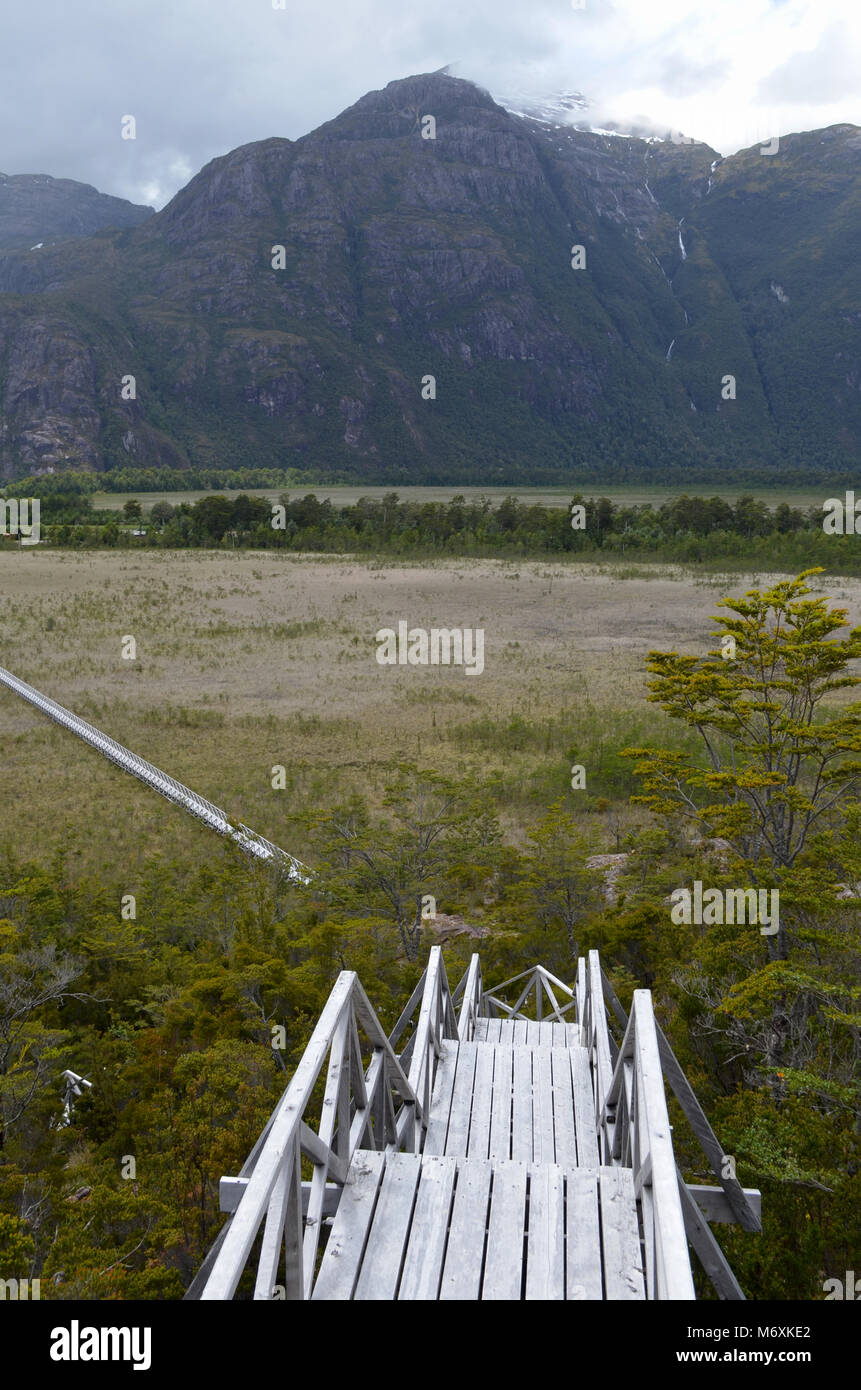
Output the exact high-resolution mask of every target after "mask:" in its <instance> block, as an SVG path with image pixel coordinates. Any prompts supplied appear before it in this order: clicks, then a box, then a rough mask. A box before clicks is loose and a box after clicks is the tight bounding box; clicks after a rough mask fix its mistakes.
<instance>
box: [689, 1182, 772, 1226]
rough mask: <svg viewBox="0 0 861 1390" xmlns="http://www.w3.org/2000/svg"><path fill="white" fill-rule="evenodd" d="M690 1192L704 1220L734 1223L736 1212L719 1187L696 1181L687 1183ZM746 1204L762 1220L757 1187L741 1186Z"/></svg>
mask: <svg viewBox="0 0 861 1390" xmlns="http://www.w3.org/2000/svg"><path fill="white" fill-rule="evenodd" d="M688 1192H690V1194H691V1196H692V1197H693V1199H694V1201H695V1202H696V1204H697V1206H698V1207H699V1209H700V1211H701V1212H702V1213H703V1215H704V1217H705V1219H706V1221H712V1222H721V1221H727V1222H730V1223H731V1224H734V1223H735V1221H736V1214H735V1212H734V1211H733V1209H732V1207H731V1205H730V1202H729V1198H728V1197H727V1195H726V1193H725V1192H724V1190H723V1188H721V1187H702V1186H700V1185H699V1184H698V1183H688ZM742 1192H743V1193H744V1195H745V1197H746V1198H747V1202H748V1206H749V1207H750V1209H751V1211H752V1212H753V1214H754V1216H756V1217H757V1219H758V1220H762V1193H761V1192H760V1190H759V1188H758V1187H743V1188H742Z"/></svg>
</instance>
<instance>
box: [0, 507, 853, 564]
mask: <svg viewBox="0 0 861 1390" xmlns="http://www.w3.org/2000/svg"><path fill="white" fill-rule="evenodd" d="M826 500H827V499H826V498H825V497H823V505H822V506H820V507H808V508H799V507H791V506H790V505H789V504H788V503H787V502H780V503H778V504H777V505H776V506H775V507H773V508H772V507H770V506H769V505H768V504H767V503H766V502H764V501H762V500H760V499H758V498H756V497H754V496H752V495H750V494H742V495H741V496H739V497H738V498H737V499H736V501H735V504H733V503H731V502H729V501H727V500H726V499H724V498H722V497H699V496H688V495H686V494H684V493H683V494H681V495H680V496H678V497H674V498H672V499H670V500H668V501H666V502H664V503H662V504H661V505H659V506H656V505H654V504H652V503H642V504H633V505H624V504H622V503H619V502H616V501H613V500H612V499H610V498H607V497H590V496H586V495H584V494H582V493H577V494H575V495H574V496H572V498H571V502H570V505H569V508H568V510H567V511H566V510H564V509H563V508H560V507H546V506H541V505H532V504H529V503H525V502H521V501H519V500H518V499H517V498H516V497H507V498H505V499H504V500H503V501H502V502H501V503H500V504H499V505H498V506H493V505H492V503H491V502H490V501H489V500H483V501H467V500H465V498H464V497H462V496H455V497H453V498H452V499H451V500H450V501H448V502H433V501H427V502H416V501H413V500H410V499H402V498H401V497H400V496H399V495H398V493H396V492H392V493H389V494H387V495H386V496H384V497H382V498H380V499H374V498H360V499H359V500H358V501H357V502H356V503H355V504H353V505H347V506H337V505H335V504H333V503H332V502H331V501H330V500H329V499H328V498H324V499H322V500H321V499H319V498H318V497H317V496H316V495H315V494H314V493H313V492H312V493H307V494H306V495H305V496H303V497H296V496H294V497H291V496H290V494H289V493H285V494H282V496H281V499H280V502H279V503H277V504H272V503H270V502H268V501H267V500H266V499H264V498H259V497H250V496H248V495H247V494H245V493H239V494H238V495H236V496H226V495H223V494H219V493H216V494H213V495H211V496H207V497H203V498H201V499H200V500H199V501H198V502H196V503H188V502H181V503H179V504H178V505H176V506H173V505H172V504H171V503H170V502H167V501H164V500H161V501H157V502H155V503H154V504H153V505H152V506H151V507H150V509H149V511H148V512H147V513H146V514H144V512H143V508H142V506H141V503H140V502H139V501H137V500H136V499H134V498H132V499H129V500H128V501H127V502H126V503H125V504H124V508H123V511H122V512H117V511H108V510H102V511H96V510H94V509H93V507H92V504H91V500H90V497H89V496H88V495H86V494H78V493H67V492H65V491H59V490H55V491H51V492H49V493H48V494H47V496H46V497H45V498H44V499H43V500H42V526H43V534H44V536H45V538H46V539H47V540H48V541H50V543H51V544H53V545H58V546H71V547H77V548H80V547H96V548H108V549H116V548H122V547H141V548H146V547H161V548H164V549H188V548H211V547H213V546H220V547H223V548H225V549H234V548H236V547H237V546H238V547H245V548H248V549H255V550H259V549H283V550H290V551H295V552H299V553H302V552H326V553H332V554H342V555H343V554H370V553H378V554H381V555H392V556H415V557H421V558H431V559H432V558H433V557H434V556H454V555H466V556H477V557H481V556H493V555H499V556H507V557H519V556H524V557H527V556H542V555H543V556H548V557H561V556H569V557H571V558H573V559H578V560H589V559H593V560H595V559H611V560H619V559H626V560H628V561H637V560H658V561H667V562H675V563H681V564H691V563H693V564H700V563H707V564H712V565H720V566H721V567H723V568H730V569H741V568H749V567H750V566H751V565H757V564H767V565H770V566H778V567H781V568H783V569H785V570H786V571H789V572H791V571H793V570H799V569H802V568H805V567H810V566H816V565H820V564H821V565H823V566H825V565H827V567H828V569H829V570H832V571H834V572H836V573H843V574H859V573H861V547H859V546H858V544H857V538H856V536H855V535H854V534H853V533H851V532H850V533H849V534H846V535H844V534H842V533H836V534H835V533H834V528H833V527H831V528H830V529H829V530H827V531H826V530H825V529H824V526H823V522H824V521H825V520H826V519H830V517H831V512H832V511H833V509H831V510H829V511H828V512H826V511H825V510H824V503H825V501H826ZM840 500H841V505H842V499H840ZM841 530H842V528H841ZM9 543H11V541H7V544H9Z"/></svg>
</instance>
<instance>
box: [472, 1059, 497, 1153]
mask: <svg viewBox="0 0 861 1390" xmlns="http://www.w3.org/2000/svg"><path fill="white" fill-rule="evenodd" d="M494 1058H495V1049H494V1048H492V1047H489V1046H488V1045H487V1044H486V1043H483V1044H481V1046H479V1047H477V1048H476V1059H475V1076H474V1078H473V1083H472V1118H471V1119H470V1122H469V1140H468V1142H467V1146H466V1152H467V1153H468V1155H469V1157H470V1158H487V1155H488V1152H489V1150H490V1116H491V1109H492V1105H493V1068H494Z"/></svg>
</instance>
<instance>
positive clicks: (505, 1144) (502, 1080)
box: [489, 1046, 514, 1158]
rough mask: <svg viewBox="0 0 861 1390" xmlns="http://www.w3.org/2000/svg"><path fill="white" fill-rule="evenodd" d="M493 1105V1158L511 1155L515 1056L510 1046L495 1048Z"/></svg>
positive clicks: (491, 1129) (491, 1138)
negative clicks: (512, 1082) (512, 1091)
mask: <svg viewBox="0 0 861 1390" xmlns="http://www.w3.org/2000/svg"><path fill="white" fill-rule="evenodd" d="M494 1054H495V1056H494V1071H493V1105H492V1111H491V1116H490V1148H489V1156H490V1157H491V1158H510V1157H511V1081H512V1068H513V1065H514V1057H513V1053H512V1050H511V1048H510V1047H505V1046H500V1047H496V1048H494Z"/></svg>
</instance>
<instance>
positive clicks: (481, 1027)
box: [472, 1018, 488, 1042]
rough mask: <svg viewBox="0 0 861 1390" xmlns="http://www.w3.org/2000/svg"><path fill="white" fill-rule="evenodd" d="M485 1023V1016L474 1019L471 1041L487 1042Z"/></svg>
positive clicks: (486, 1021)
mask: <svg viewBox="0 0 861 1390" xmlns="http://www.w3.org/2000/svg"><path fill="white" fill-rule="evenodd" d="M487 1024H488V1020H487V1019H486V1018H477V1019H475V1020H474V1022H473V1026H472V1040H473V1042H487Z"/></svg>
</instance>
